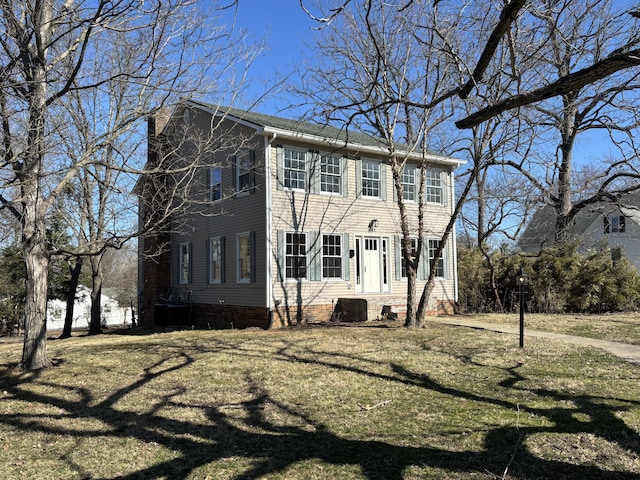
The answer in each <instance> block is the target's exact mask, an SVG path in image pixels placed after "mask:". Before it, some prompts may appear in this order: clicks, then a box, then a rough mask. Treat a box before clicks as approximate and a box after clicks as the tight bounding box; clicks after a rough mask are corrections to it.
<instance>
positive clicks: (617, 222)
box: [517, 193, 640, 271]
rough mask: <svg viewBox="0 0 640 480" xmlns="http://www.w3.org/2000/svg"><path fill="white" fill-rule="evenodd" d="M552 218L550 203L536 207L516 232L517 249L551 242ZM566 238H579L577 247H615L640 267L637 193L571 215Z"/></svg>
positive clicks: (530, 250)
mask: <svg viewBox="0 0 640 480" xmlns="http://www.w3.org/2000/svg"><path fill="white" fill-rule="evenodd" d="M555 219H556V217H555V212H554V209H553V208H552V207H551V206H545V207H543V208H541V209H539V210H538V211H537V212H536V213H535V214H534V216H533V217H532V218H531V221H530V222H529V224H528V225H527V228H526V229H525V230H524V231H523V232H522V234H521V235H520V237H519V239H518V243H517V247H518V249H520V250H521V251H523V252H526V253H537V252H539V251H540V250H541V249H542V248H545V247H550V246H552V245H553V240H554V232H555ZM569 239H571V240H577V241H579V242H580V250H581V251H586V250H590V249H596V248H602V247H603V246H604V247H609V248H611V249H612V250H616V251H618V252H619V253H620V255H622V256H623V257H625V258H627V259H628V260H629V261H630V262H631V263H632V264H633V265H634V266H635V267H636V269H637V270H638V271H640V194H638V193H634V194H629V195H626V196H624V197H623V198H621V199H620V201H619V202H616V203H611V202H602V203H598V204H594V205H590V206H587V207H585V208H583V209H582V210H581V211H580V212H579V213H578V214H577V215H576V216H575V218H574V219H573V222H572V224H571V227H570V229H569Z"/></svg>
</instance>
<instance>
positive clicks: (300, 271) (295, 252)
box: [285, 232, 307, 279]
mask: <svg viewBox="0 0 640 480" xmlns="http://www.w3.org/2000/svg"><path fill="white" fill-rule="evenodd" d="M285 237H286V238H285V248H286V250H285V276H286V278H295V279H302V278H307V234H306V233H303V232H287V234H286V236H285Z"/></svg>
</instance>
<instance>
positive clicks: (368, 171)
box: [361, 160, 381, 198]
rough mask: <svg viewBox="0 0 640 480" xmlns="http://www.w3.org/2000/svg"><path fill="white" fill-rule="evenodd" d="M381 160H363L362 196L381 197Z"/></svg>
mask: <svg viewBox="0 0 640 480" xmlns="http://www.w3.org/2000/svg"><path fill="white" fill-rule="evenodd" d="M380 168H381V165H380V162H376V161H373V160H362V166H361V180H362V196H363V197H370V198H380Z"/></svg>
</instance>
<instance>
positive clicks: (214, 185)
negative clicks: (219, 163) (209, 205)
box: [209, 167, 222, 202]
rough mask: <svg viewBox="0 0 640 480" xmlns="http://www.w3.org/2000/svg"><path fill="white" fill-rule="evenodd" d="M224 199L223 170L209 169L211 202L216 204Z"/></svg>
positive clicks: (217, 168)
mask: <svg viewBox="0 0 640 480" xmlns="http://www.w3.org/2000/svg"><path fill="white" fill-rule="evenodd" d="M221 198H222V169H221V168H220V167H213V168H210V169H209V201H210V202H215V201H217V200H220V199H221Z"/></svg>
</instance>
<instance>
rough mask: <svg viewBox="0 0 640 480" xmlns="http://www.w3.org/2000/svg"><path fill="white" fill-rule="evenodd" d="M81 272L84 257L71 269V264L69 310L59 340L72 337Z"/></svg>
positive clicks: (79, 258) (68, 293) (68, 296)
mask: <svg viewBox="0 0 640 480" xmlns="http://www.w3.org/2000/svg"><path fill="white" fill-rule="evenodd" d="M81 271H82V257H77V258H76V263H75V265H74V266H73V267H71V264H69V273H71V279H70V280H69V291H68V292H67V309H66V313H65V316H64V327H63V329H62V334H61V335H60V337H59V338H70V337H71V327H72V325H73V308H74V305H75V302H76V292H77V290H78V282H79V280H80V272H81Z"/></svg>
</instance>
